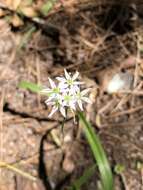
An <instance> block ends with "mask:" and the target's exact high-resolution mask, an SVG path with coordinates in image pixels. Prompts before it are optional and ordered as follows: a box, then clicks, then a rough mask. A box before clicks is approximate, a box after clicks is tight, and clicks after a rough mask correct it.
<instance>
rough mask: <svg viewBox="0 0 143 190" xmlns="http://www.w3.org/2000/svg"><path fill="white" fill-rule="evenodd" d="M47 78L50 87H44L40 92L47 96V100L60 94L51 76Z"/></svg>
mask: <svg viewBox="0 0 143 190" xmlns="http://www.w3.org/2000/svg"><path fill="white" fill-rule="evenodd" d="M48 79H49V83H50V85H51V88H45V89H43V90H42V91H41V93H45V94H47V95H48V96H49V101H50V100H52V99H53V98H56V97H58V96H59V95H60V88H59V87H58V86H56V84H55V83H54V81H53V80H52V79H51V78H48Z"/></svg>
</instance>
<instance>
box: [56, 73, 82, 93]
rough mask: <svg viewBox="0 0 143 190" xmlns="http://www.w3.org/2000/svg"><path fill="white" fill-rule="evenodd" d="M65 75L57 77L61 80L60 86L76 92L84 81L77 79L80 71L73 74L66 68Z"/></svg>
mask: <svg viewBox="0 0 143 190" xmlns="http://www.w3.org/2000/svg"><path fill="white" fill-rule="evenodd" d="M64 73H65V76H64V77H57V78H56V79H57V80H58V81H59V88H61V89H62V90H63V91H70V92H72V93H76V91H78V90H79V85H81V84H83V82H80V81H77V80H76V79H77V78H78V76H79V72H77V71H76V73H75V74H74V75H73V76H71V74H70V73H68V72H67V71H66V69H64Z"/></svg>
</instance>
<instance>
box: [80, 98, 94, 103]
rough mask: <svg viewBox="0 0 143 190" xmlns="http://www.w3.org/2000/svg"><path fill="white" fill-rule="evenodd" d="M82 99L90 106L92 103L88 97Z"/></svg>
mask: <svg viewBox="0 0 143 190" xmlns="http://www.w3.org/2000/svg"><path fill="white" fill-rule="evenodd" d="M81 99H82V100H83V101H84V102H87V103H89V104H91V103H92V102H91V100H90V99H89V98H87V97H82V98H81Z"/></svg>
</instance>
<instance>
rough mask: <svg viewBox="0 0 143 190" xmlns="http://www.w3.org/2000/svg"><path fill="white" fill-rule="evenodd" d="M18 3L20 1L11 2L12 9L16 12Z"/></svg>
mask: <svg viewBox="0 0 143 190" xmlns="http://www.w3.org/2000/svg"><path fill="white" fill-rule="evenodd" d="M20 3H21V0H13V1H12V7H13V9H14V10H16V9H17V8H18V7H19V5H20Z"/></svg>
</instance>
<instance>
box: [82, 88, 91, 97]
mask: <svg viewBox="0 0 143 190" xmlns="http://www.w3.org/2000/svg"><path fill="white" fill-rule="evenodd" d="M90 90H91V89H90V88H88V89H85V90H83V91H82V92H81V95H82V96H84V95H85V94H87V93H88V92H89V91H90Z"/></svg>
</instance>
